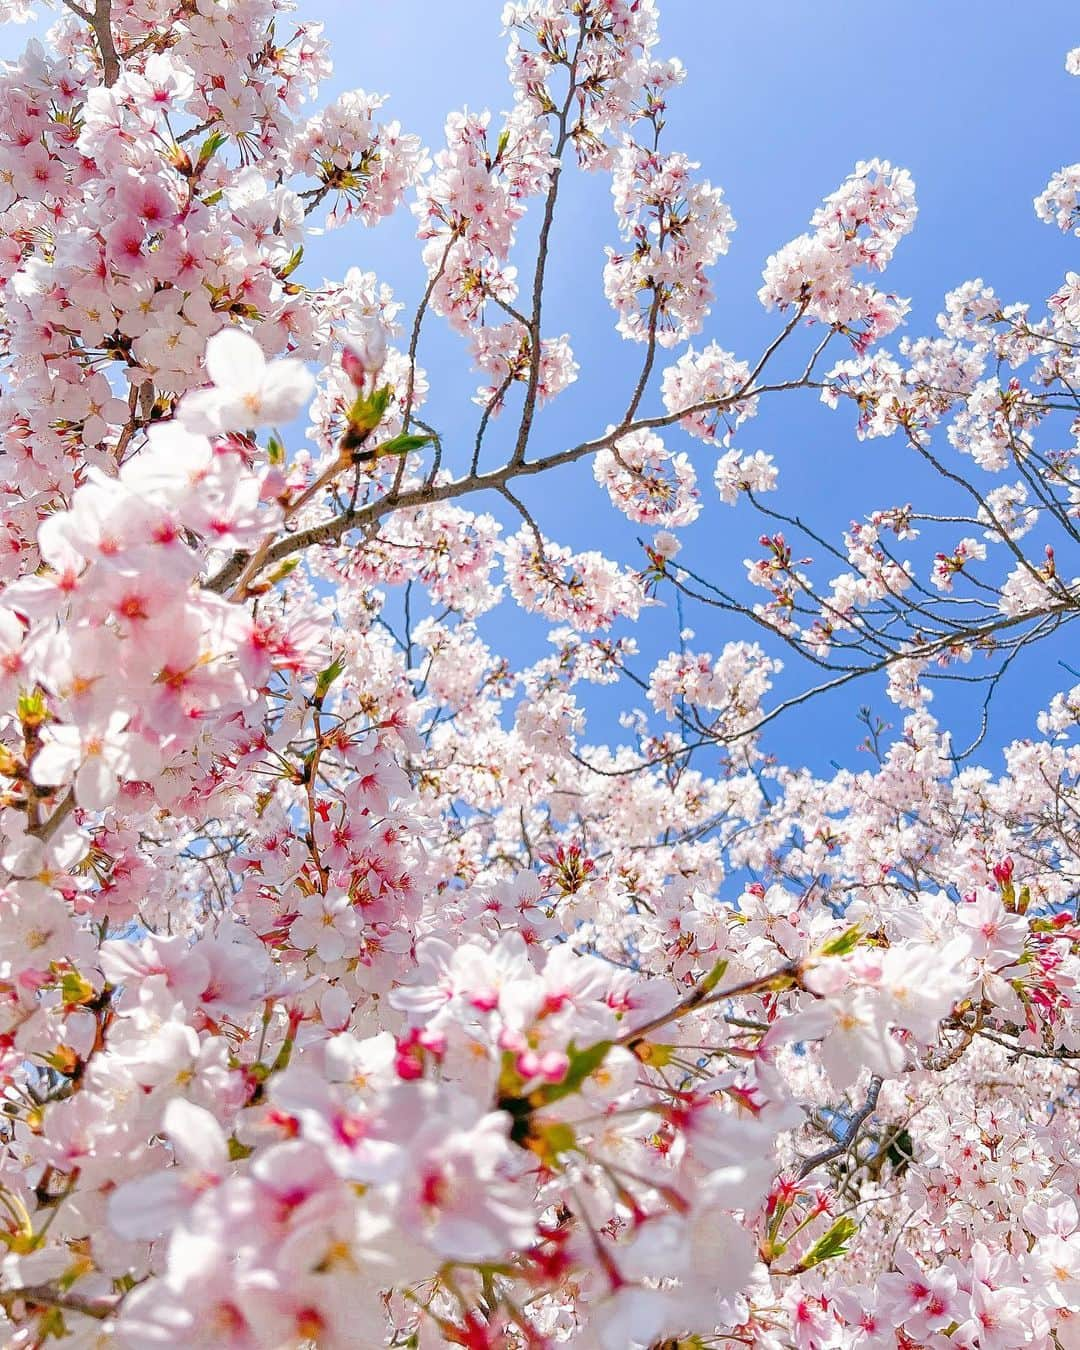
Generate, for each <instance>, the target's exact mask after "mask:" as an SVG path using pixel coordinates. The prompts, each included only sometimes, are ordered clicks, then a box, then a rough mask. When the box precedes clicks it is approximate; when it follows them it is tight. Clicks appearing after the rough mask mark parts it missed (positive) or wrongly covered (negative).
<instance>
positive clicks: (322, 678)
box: [315, 656, 345, 703]
mask: <svg viewBox="0 0 1080 1350" xmlns="http://www.w3.org/2000/svg"><path fill="white" fill-rule="evenodd" d="M344 669H345V658H344V657H342V656H339V657H337V658H336V659H335V660H333V661H331V663H330V664H329V665H328V666H327V667H326V669H325V670H320V671H319V675H318V678H317V679H316V681H315V702H316V703H321V702H322V701H323V699H325V698H326V696H327V694H328V693H329V692H330V687H331V685H332V684H333V683H334V681H335V680H336V679H338V678H339V677H340V676H341V674H342V672H343V671H344Z"/></svg>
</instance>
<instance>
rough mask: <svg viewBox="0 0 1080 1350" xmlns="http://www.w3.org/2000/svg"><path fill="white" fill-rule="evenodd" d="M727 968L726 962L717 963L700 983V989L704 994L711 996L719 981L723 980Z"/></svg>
mask: <svg viewBox="0 0 1080 1350" xmlns="http://www.w3.org/2000/svg"><path fill="white" fill-rule="evenodd" d="M727 968H728V963H727V962H726V961H723V960H721V961H717V963H716V965H715V966H713V968H712V970H710V971H709V973H708V975H706V976H705V978H704V979H703V980H702V981H701V988H702V990H703V991H704V992H705V993H706V994H711V993H712V991H713V990H714V989H715V988H716V986H717V985H718V984H719V983H720V981H721V980H722V979H723V978H724V972H725V971H726V970H727Z"/></svg>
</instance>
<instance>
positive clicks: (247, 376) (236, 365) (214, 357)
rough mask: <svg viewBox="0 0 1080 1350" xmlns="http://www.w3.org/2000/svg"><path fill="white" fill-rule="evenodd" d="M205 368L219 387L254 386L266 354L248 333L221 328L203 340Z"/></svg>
mask: <svg viewBox="0 0 1080 1350" xmlns="http://www.w3.org/2000/svg"><path fill="white" fill-rule="evenodd" d="M206 369H207V372H208V373H209V375H210V378H211V379H212V380H213V382H214V383H215V384H216V385H217V387H218V388H219V389H255V388H258V385H259V383H260V381H261V380H262V377H263V372H264V371H265V369H266V357H265V356H264V355H263V349H262V348H261V347H260V346H259V344H258V343H257V342H256V341H255V339H254V338H253V337H251V336H250V335H249V334H247V333H243V332H241V331H240V329H239V328H224V329H222V331H221V332H220V333H215V335H214V336H213V337H212V338H211V339H210V341H209V342H208V343H207V344H206Z"/></svg>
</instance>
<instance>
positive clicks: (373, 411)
mask: <svg viewBox="0 0 1080 1350" xmlns="http://www.w3.org/2000/svg"><path fill="white" fill-rule="evenodd" d="M393 395H394V390H393V387H392V386H391V385H389V384H384V385H382V386H381V388H379V389H376V390H375V391H374V392H373V393H370V394H357V396H356V401H355V402H354V403H353V405H352V407H351V408H350V409H349V429H350V430H351V431H352V432H354V433H356V432H367V431H374V429H375V428H376V427H377V426H378V425H379V423H380V422H381V421H382V420H383V418H384V417H385V415H386V410H387V408H388V407H389V406H390V400H391V398H392V397H393Z"/></svg>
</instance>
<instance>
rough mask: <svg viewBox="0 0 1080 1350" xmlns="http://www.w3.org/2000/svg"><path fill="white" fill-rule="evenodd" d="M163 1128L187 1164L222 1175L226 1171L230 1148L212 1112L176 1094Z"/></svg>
mask: <svg viewBox="0 0 1080 1350" xmlns="http://www.w3.org/2000/svg"><path fill="white" fill-rule="evenodd" d="M162 1128H163V1129H164V1131H165V1133H166V1134H167V1135H168V1136H169V1138H170V1139H171V1140H172V1145H173V1148H174V1149H175V1150H176V1156H177V1157H178V1158H179V1159H180V1160H181V1162H183V1163H184V1165H185V1166H187V1167H193V1168H196V1169H197V1170H198V1171H200V1172H213V1173H219V1174H220V1173H221V1172H223V1171H224V1170H225V1167H226V1165H227V1164H228V1160H229V1148H228V1145H227V1144H226V1142H225V1134H224V1131H223V1130H222V1128H221V1126H220V1125H219V1124H218V1123H217V1121H216V1120H215V1118H214V1117H213V1116H212V1115H211V1114H210V1112H209V1111H206V1110H204V1109H203V1107H201V1106H195V1105H194V1104H193V1103H192V1102H189V1101H185V1100H184V1098H183V1097H174V1098H173V1100H172V1101H171V1102H170V1103H169V1104H168V1106H167V1107H166V1108H165V1115H164V1118H163V1120H162Z"/></svg>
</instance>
